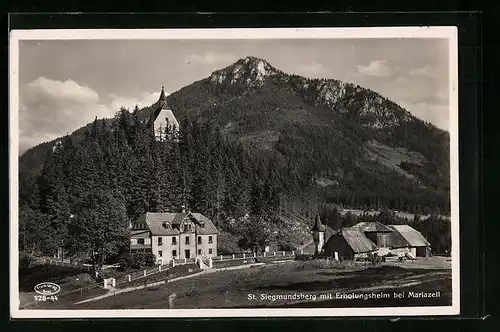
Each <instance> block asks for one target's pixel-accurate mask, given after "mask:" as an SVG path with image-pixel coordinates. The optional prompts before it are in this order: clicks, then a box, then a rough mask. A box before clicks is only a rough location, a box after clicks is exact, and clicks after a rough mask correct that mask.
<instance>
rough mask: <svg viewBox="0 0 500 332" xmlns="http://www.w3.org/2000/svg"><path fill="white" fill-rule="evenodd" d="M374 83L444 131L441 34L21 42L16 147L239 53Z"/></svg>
mask: <svg viewBox="0 0 500 332" xmlns="http://www.w3.org/2000/svg"><path fill="white" fill-rule="evenodd" d="M246 56H255V57H259V58H263V59H265V60H267V61H268V62H269V63H270V64H271V65H272V66H274V67H275V68H277V69H281V70H282V71H284V72H286V73H290V74H297V75H301V76H305V77H309V78H334V79H338V80H342V81H346V82H351V83H355V84H358V85H360V86H363V87H366V88H369V89H372V90H374V91H376V92H378V93H380V94H382V95H383V96H385V97H387V98H389V99H390V100H392V101H394V102H396V103H397V104H399V105H401V106H402V107H404V108H406V109H407V110H408V111H409V112H410V113H412V114H413V115H415V116H417V117H418V118H420V119H422V120H425V121H428V122H431V123H432V124H434V125H435V126H437V127H439V128H441V129H444V130H448V126H449V124H448V122H449V86H450V84H449V75H448V70H449V68H448V67H449V51H448V42H447V40H446V39H359V38H357V39H299V40H297V39H286V40H285V39H281V40H280V39H277V40H269V39H267V40H192V39H191V40H21V41H19V152H20V154H22V153H24V151H26V150H27V149H29V148H31V147H33V146H35V145H37V144H40V143H43V142H46V141H50V140H52V139H55V138H57V137H60V136H62V135H65V134H67V133H72V132H73V131H74V130H76V129H78V128H80V127H81V126H83V125H85V124H87V123H89V122H91V121H93V120H94V118H95V117H96V116H97V118H109V117H112V116H113V115H114V114H115V113H116V112H117V111H118V110H119V109H120V107H121V106H124V107H127V108H129V109H132V108H133V107H135V105H138V106H139V107H142V106H149V105H151V104H153V103H154V102H155V101H156V100H157V99H158V97H159V93H160V90H161V87H162V86H164V87H165V91H166V92H167V93H172V92H174V91H176V90H179V89H180V88H182V87H184V86H186V85H189V84H191V83H193V82H195V81H197V80H201V79H203V78H205V77H208V76H209V75H210V74H211V73H212V72H213V71H215V70H218V69H221V68H224V67H226V66H228V65H230V64H232V63H234V62H236V61H237V60H238V59H240V58H244V57H246Z"/></svg>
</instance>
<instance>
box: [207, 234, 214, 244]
mask: <svg viewBox="0 0 500 332" xmlns="http://www.w3.org/2000/svg"><path fill="white" fill-rule="evenodd" d="M212 243H213V240H212V236H209V237H208V244H212Z"/></svg>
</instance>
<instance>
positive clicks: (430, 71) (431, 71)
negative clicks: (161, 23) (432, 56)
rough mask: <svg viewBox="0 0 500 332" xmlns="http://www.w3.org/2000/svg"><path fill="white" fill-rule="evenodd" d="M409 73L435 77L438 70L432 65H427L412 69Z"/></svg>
mask: <svg viewBox="0 0 500 332" xmlns="http://www.w3.org/2000/svg"><path fill="white" fill-rule="evenodd" d="M408 74H409V75H410V76H420V77H435V75H436V70H435V68H433V67H432V66H429V65H426V66H423V67H420V68H416V69H411V70H410V71H409V72H408Z"/></svg>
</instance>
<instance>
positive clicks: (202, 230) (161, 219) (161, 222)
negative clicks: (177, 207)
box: [137, 212, 217, 236]
mask: <svg viewBox="0 0 500 332" xmlns="http://www.w3.org/2000/svg"><path fill="white" fill-rule="evenodd" d="M187 217H188V218H189V219H191V220H192V221H193V222H194V224H195V227H196V232H197V233H198V234H202V235H203V234H217V228H216V227H215V226H214V224H213V223H212V221H211V220H210V219H208V218H207V217H205V216H204V215H202V214H201V213H171V212H147V213H145V214H143V215H141V216H140V217H139V219H138V220H137V222H138V223H146V225H147V226H148V228H149V230H150V231H151V234H152V235H171V236H174V235H179V234H181V232H180V229H179V227H180V224H181V223H182V221H183V220H185V219H186V218H187ZM202 225H203V227H202ZM165 226H166V227H165Z"/></svg>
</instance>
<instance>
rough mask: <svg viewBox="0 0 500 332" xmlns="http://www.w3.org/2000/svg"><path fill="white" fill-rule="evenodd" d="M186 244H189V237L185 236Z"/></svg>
mask: <svg viewBox="0 0 500 332" xmlns="http://www.w3.org/2000/svg"><path fill="white" fill-rule="evenodd" d="M186 244H189V236H186Z"/></svg>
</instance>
